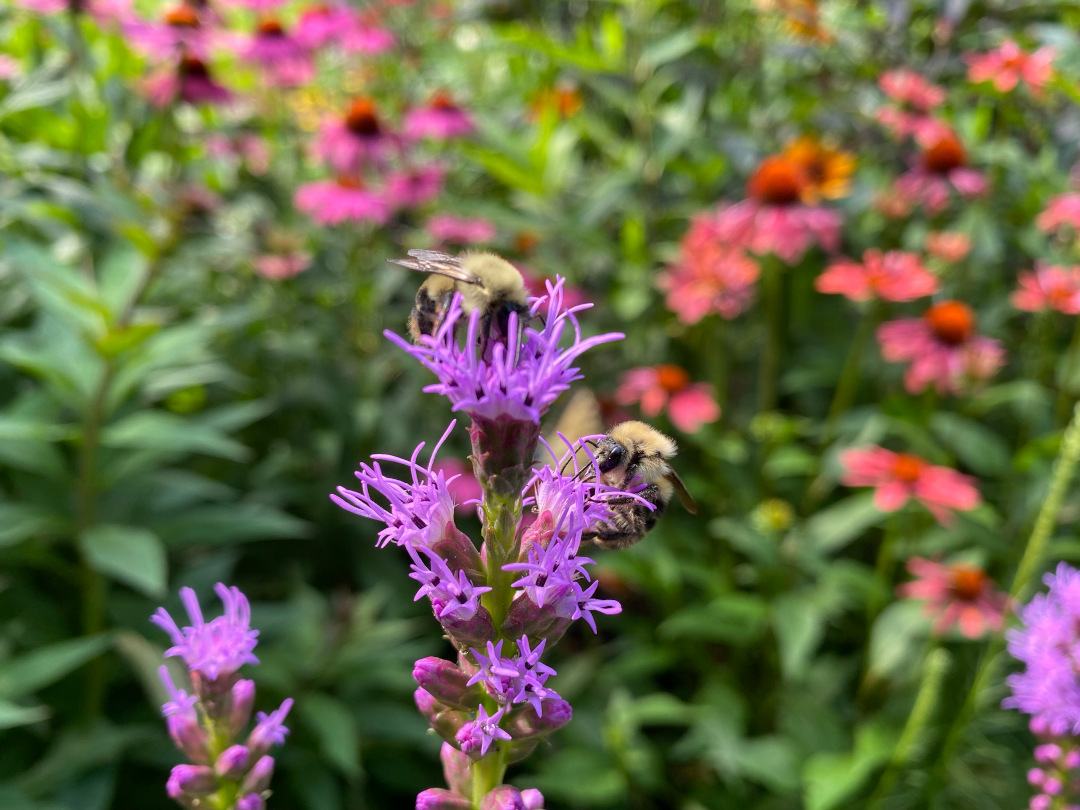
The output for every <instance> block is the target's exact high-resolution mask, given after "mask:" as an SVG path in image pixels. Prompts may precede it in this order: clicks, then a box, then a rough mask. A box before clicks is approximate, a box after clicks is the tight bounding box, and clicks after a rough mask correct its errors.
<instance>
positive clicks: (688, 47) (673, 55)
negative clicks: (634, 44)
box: [640, 28, 701, 70]
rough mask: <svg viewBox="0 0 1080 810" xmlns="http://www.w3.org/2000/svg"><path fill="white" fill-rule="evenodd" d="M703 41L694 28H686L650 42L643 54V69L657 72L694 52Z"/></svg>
mask: <svg viewBox="0 0 1080 810" xmlns="http://www.w3.org/2000/svg"><path fill="white" fill-rule="evenodd" d="M700 41H701V35H700V34H699V33H698V32H697V31H695V30H693V29H692V28H684V29H682V30H681V31H677V32H676V33H674V34H671V35H670V36H667V37H664V38H663V39H660V40H656V41H654V42H650V43H649V44H648V45H646V46H645V49H644V50H643V51H642V53H641V63H640V64H641V67H642V68H644V69H646V70H655V69H656V68H658V67H660V66H661V65H666V64H667V63H668V62H674V61H675V60H676V59H681V58H682V57H684V56H686V54H688V53H690V51H692V50H694V48H696V47H697V46H698V43H699V42H700Z"/></svg>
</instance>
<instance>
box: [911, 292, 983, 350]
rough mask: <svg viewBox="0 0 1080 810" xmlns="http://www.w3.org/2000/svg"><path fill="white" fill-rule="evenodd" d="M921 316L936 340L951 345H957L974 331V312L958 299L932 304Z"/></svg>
mask: <svg viewBox="0 0 1080 810" xmlns="http://www.w3.org/2000/svg"><path fill="white" fill-rule="evenodd" d="M923 317H924V318H926V320H927V322H929V324H930V329H931V330H932V331H933V333H934V336H935V337H936V338H937V339H938V340H940V341H942V342H943V343H950V344H952V345H953V346H959V345H960V344H961V343H963V342H964V341H965V340H967V339H968V338H969V337H971V335H972V334H973V333H974V332H975V313H974V312H972V311H971V307H969V306H968V305H967V304H962V303H960V302H959V301H942V302H941V303H940V304H934V305H933V306H932V307H930V309H928V310H926V314H925V315H924V316H923Z"/></svg>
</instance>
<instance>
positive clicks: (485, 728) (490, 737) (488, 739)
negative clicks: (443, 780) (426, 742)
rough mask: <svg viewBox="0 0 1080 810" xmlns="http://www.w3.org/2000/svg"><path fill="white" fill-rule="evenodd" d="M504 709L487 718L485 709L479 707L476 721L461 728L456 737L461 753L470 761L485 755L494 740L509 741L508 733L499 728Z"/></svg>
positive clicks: (471, 721)
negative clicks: (469, 758)
mask: <svg viewBox="0 0 1080 810" xmlns="http://www.w3.org/2000/svg"><path fill="white" fill-rule="evenodd" d="M505 711H506V707H505V706H503V707H501V708H500V709H499V710H498V711H497V712H495V714H493V715H491V716H488V713H487V709H485V708H484V707H483V706H480V707H479V708H478V709H477V710H476V719H475V720H470V721H469V722H467V723H466V724H465V725H463V726H462V727H461V729H460V730H459V731H458V733H457V735H456V737H455V738H456V739H457V741H458V743H459V744H460V745H461V750H462V752H463V753H465V754H467V755H468V756H469V757H471V758H472V759H480V758H481V757H483V756H485V755H486V754H487V751H488V748H490V747H491V744H492V743H493V742H494V741H495V740H509V739H510V734H509V732H506V731H504V730H503V729H501V728H499V722H500V721H501V720H502V718H503V713H504V712H505Z"/></svg>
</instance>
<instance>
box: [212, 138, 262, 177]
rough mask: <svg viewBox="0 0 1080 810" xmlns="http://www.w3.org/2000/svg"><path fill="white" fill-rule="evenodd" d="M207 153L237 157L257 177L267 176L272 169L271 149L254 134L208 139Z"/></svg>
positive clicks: (216, 155)
mask: <svg viewBox="0 0 1080 810" xmlns="http://www.w3.org/2000/svg"><path fill="white" fill-rule="evenodd" d="M206 151H207V153H208V154H210V155H213V156H214V157H222V158H226V157H235V158H237V159H239V160H240V161H241V162H242V163H243V164H244V166H245V167H246V168H247V170H248V171H249V172H251V173H252V174H255V175H260V174H266V172H267V170H268V169H269V168H270V147H269V145H268V144H267V142H266V140H265V139H264V138H263V137H262V136H261V135H257V134H255V133H254V132H240V133H237V134H234V135H223V134H215V135H211V136H210V137H209V138H207V139H206Z"/></svg>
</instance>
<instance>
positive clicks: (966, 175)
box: [893, 130, 987, 214]
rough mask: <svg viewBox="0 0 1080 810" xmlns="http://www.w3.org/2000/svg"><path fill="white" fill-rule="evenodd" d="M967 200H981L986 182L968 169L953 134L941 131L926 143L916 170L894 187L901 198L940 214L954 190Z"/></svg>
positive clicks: (903, 177)
mask: <svg viewBox="0 0 1080 810" xmlns="http://www.w3.org/2000/svg"><path fill="white" fill-rule="evenodd" d="M953 189H955V190H956V191H957V192H959V193H960V195H961V196H963V197H977V196H979V195H980V194H983V193H984V192H985V191H986V189H987V182H986V178H985V177H984V176H983V175H982V174H980V173H979V172H977V171H975V170H974V169H970V168H968V167H967V152H965V151H964V147H963V146H962V145H961V143H960V140H959V139H958V138H957V137H956V135H955V134H954V133H953V132H952V131H951V130H940V131H938V132H937V133H936V134H935V135H933V137H931V138H929V139H927V140H924V141H923V151H922V154H921V155H920V159H919V162H918V163H917V164H916V166H915V167H914V168H913V169H911V170H910V171H908V172H907V173H906V174H904V175H902V176H901V177H900V178H899V179H898V180H897V181H896V183H895V185H894V186H893V191H894V193H895V194H896V196H898V197H902V198H904V199H907V200H910V201H912V202H914V203H920V204H921V205H922V206H923V207H924V208H925V209H926V210H927V212H928V213H930V214H936V213H938V212H939V211H941V210H943V209H944V208H945V206H946V205H948V204H949V196H950V190H953Z"/></svg>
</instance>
